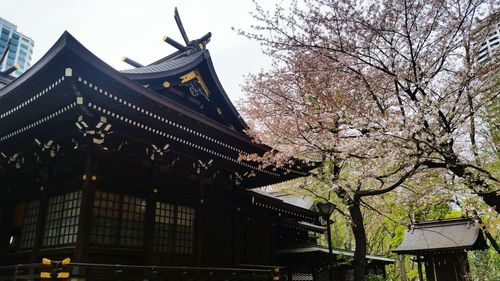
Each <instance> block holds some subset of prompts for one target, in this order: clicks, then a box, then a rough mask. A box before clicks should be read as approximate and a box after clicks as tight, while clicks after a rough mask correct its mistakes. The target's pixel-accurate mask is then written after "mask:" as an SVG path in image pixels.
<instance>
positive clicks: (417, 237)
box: [393, 218, 487, 254]
mask: <svg viewBox="0 0 500 281" xmlns="http://www.w3.org/2000/svg"><path fill="white" fill-rule="evenodd" d="M486 248H487V245H486V241H485V239H484V237H483V233H482V231H481V229H480V228H479V225H478V223H477V222H475V221H474V220H472V219H470V218H454V219H446V220H434V221H426V222H418V223H414V224H411V225H410V226H409V229H408V230H407V231H406V232H405V237H404V239H403V242H402V243H401V245H399V247H398V248H397V249H395V250H394V251H393V252H395V253H398V254H422V253H431V252H443V251H456V250H478V249H486Z"/></svg>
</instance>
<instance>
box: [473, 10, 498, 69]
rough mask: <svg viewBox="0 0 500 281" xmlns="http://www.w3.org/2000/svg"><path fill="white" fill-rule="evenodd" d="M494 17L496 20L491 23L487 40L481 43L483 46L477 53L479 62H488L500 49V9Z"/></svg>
mask: <svg viewBox="0 0 500 281" xmlns="http://www.w3.org/2000/svg"><path fill="white" fill-rule="evenodd" d="M492 18H493V19H496V20H494V21H493V23H492V24H490V25H489V26H490V28H491V30H490V31H489V34H488V36H487V38H486V40H484V41H483V42H482V43H481V47H480V49H479V53H478V55H477V61H478V62H479V63H483V62H487V61H488V60H490V59H491V57H492V56H493V53H495V52H496V51H498V50H499V49H500V11H499V12H497V13H495V14H493V15H492ZM485 21H486V20H485Z"/></svg>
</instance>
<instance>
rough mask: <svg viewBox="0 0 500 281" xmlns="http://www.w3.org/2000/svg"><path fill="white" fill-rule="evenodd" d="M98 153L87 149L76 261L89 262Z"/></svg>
mask: <svg viewBox="0 0 500 281" xmlns="http://www.w3.org/2000/svg"><path fill="white" fill-rule="evenodd" d="M96 153H98V151H97V150H96V149H95V147H94V145H89V146H88V147H87V148H86V149H85V157H86V160H85V168H84V171H83V174H82V181H83V183H82V203H81V205H80V218H79V223H78V233H77V240H76V241H77V242H76V247H75V254H74V261H75V262H88V261H89V260H88V259H89V247H90V227H91V222H92V220H91V219H92V209H93V207H94V193H95V182H96V180H97V177H96V175H95V174H94V173H95V167H94V161H95V160H94V159H95V157H96Z"/></svg>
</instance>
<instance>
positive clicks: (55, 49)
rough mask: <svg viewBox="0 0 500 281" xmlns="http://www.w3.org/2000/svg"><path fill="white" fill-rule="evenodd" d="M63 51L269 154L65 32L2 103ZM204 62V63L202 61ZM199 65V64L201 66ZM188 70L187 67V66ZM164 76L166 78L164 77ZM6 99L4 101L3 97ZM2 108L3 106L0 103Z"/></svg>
mask: <svg viewBox="0 0 500 281" xmlns="http://www.w3.org/2000/svg"><path fill="white" fill-rule="evenodd" d="M63 50H70V51H71V52H72V53H73V54H74V55H76V56H77V57H78V58H80V59H81V60H83V61H85V62H86V63H88V64H89V65H90V66H92V67H94V68H96V69H97V70H98V71H101V72H103V73H106V75H108V76H109V77H110V78H112V79H114V80H115V81H117V82H119V83H121V84H122V85H124V86H126V87H128V88H129V89H131V90H132V91H135V92H137V93H139V94H140V95H142V96H144V97H146V98H148V99H150V100H151V101H153V102H156V103H158V104H161V105H162V106H165V107H167V108H169V109H171V110H173V111H177V112H178V113H180V114H182V115H184V116H186V117H189V118H192V119H193V120H195V121H197V122H200V123H201V124H203V125H205V126H208V127H210V128H213V129H215V130H218V131H221V132H224V133H226V134H228V135H230V136H232V137H235V138H237V139H238V140H240V141H243V142H245V143H246V144H248V145H251V146H253V147H255V148H257V149H258V150H261V151H267V150H269V147H267V146H265V145H262V144H257V143H254V142H252V141H251V139H250V138H249V137H248V136H247V135H245V134H242V133H239V132H237V131H235V130H232V129H230V128H227V127H225V126H223V125H222V124H219V123H218V122H216V121H213V120H210V119H208V118H206V117H205V116H204V115H202V114H200V113H198V112H195V111H193V110H191V109H189V108H187V107H185V106H183V105H180V104H178V103H175V102H173V101H170V100H168V99H166V98H164V97H161V96H158V94H157V93H156V92H154V91H152V90H149V89H147V88H145V87H143V86H142V85H141V84H139V83H137V82H135V81H134V80H132V79H131V78H129V77H127V76H126V75H124V74H122V73H120V72H119V71H118V70H116V69H114V68H113V67H111V66H109V65H108V64H106V63H105V62H104V61H102V60H101V59H99V58H98V57H97V56H95V55H94V54H93V53H92V52H90V51H89V50H88V49H87V48H85V46H83V45H82V44H81V43H80V42H78V41H77V40H76V39H75V38H74V37H73V36H72V35H71V34H70V33H69V32H68V31H65V32H64V33H63V34H62V35H61V37H60V38H59V39H58V40H57V41H56V43H55V44H54V45H53V46H52V47H51V48H50V49H49V51H48V52H47V53H46V54H45V55H44V56H43V57H42V58H41V59H40V60H39V61H38V62H37V63H36V64H34V65H33V66H32V67H31V68H30V69H29V70H28V71H26V72H25V73H24V74H23V75H21V76H20V77H18V78H17V79H16V80H14V81H13V82H12V83H10V84H8V85H7V86H5V87H4V88H2V89H0V100H2V99H3V98H6V97H7V96H10V95H12V94H15V93H14V92H15V89H16V88H17V87H19V86H20V85H23V84H24V83H25V82H27V81H28V80H29V79H30V78H32V77H33V76H35V75H36V74H37V73H39V72H40V71H41V70H43V68H44V67H45V66H46V65H47V64H48V63H50V62H51V61H52V60H53V59H54V58H55V57H56V56H57V55H58V54H59V53H61V52H62V51H63ZM202 60H203V59H202ZM198 63H199V62H198ZM186 67H187V66H186ZM162 75H165V74H162ZM4 96H5V97H4ZM0 104H1V103H0Z"/></svg>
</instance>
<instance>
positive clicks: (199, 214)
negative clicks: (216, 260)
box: [195, 177, 205, 266]
mask: <svg viewBox="0 0 500 281" xmlns="http://www.w3.org/2000/svg"><path fill="white" fill-rule="evenodd" d="M197 205H198V206H197V208H196V214H195V216H196V217H195V219H196V244H195V245H196V248H195V253H196V265H197V266H202V265H203V234H204V233H203V230H204V225H205V219H204V217H205V214H204V213H205V211H204V209H205V183H204V182H203V179H202V177H199V179H198V202H197Z"/></svg>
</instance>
